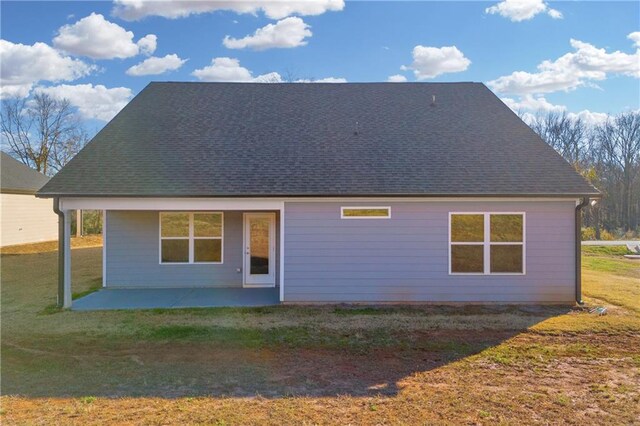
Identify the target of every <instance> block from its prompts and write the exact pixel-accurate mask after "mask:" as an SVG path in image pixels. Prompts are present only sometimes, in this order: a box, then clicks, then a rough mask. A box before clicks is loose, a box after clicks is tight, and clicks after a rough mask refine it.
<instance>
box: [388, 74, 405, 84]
mask: <svg viewBox="0 0 640 426" xmlns="http://www.w3.org/2000/svg"><path fill="white" fill-rule="evenodd" d="M387 81H388V82H389V83H404V82H406V81H407V77H405V76H404V75H402V74H394V75H390V76H389V78H387Z"/></svg>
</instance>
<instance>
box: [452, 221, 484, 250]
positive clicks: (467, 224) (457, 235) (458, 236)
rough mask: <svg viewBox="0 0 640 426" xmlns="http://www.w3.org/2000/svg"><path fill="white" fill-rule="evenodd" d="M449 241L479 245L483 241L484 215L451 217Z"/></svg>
mask: <svg viewBox="0 0 640 426" xmlns="http://www.w3.org/2000/svg"><path fill="white" fill-rule="evenodd" d="M451 241H453V242H468V243H481V242H483V241H484V215H481V214H453V215H451Z"/></svg>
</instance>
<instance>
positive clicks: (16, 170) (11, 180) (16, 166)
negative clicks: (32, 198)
mask: <svg viewBox="0 0 640 426" xmlns="http://www.w3.org/2000/svg"><path fill="white" fill-rule="evenodd" d="M48 180H49V178H48V177H47V176H45V175H43V174H42V173H40V172H37V171H35V170H33V169H32V168H30V167H28V166H26V165H24V164H22V163H21V162H19V161H18V160H16V159H15V158H13V157H12V156H10V155H9V154H7V153H5V152H2V151H0V192H2V193H3V194H35V193H36V191H37V190H38V189H40V188H41V187H42V185H44V184H45V183H47V181H48Z"/></svg>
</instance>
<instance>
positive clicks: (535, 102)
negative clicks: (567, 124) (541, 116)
mask: <svg viewBox="0 0 640 426" xmlns="http://www.w3.org/2000/svg"><path fill="white" fill-rule="evenodd" d="M502 101H503V102H504V103H505V104H507V106H508V107H509V108H511V109H512V110H513V111H514V112H524V111H533V112H539V111H540V112H562V111H565V110H566V109H567V108H566V107H565V106H564V105H554V104H552V103H551V102H549V101H547V100H546V99H545V97H544V96H533V95H524V96H522V97H521V98H520V100H518V101H516V100H515V99H512V98H502Z"/></svg>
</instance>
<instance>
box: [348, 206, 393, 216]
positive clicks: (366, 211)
mask: <svg viewBox="0 0 640 426" xmlns="http://www.w3.org/2000/svg"><path fill="white" fill-rule="evenodd" d="M340 217H341V218H342V219H389V218H390V217H391V207H389V206H383V207H380V206H374V207H372V206H357V207H341V208H340Z"/></svg>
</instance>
